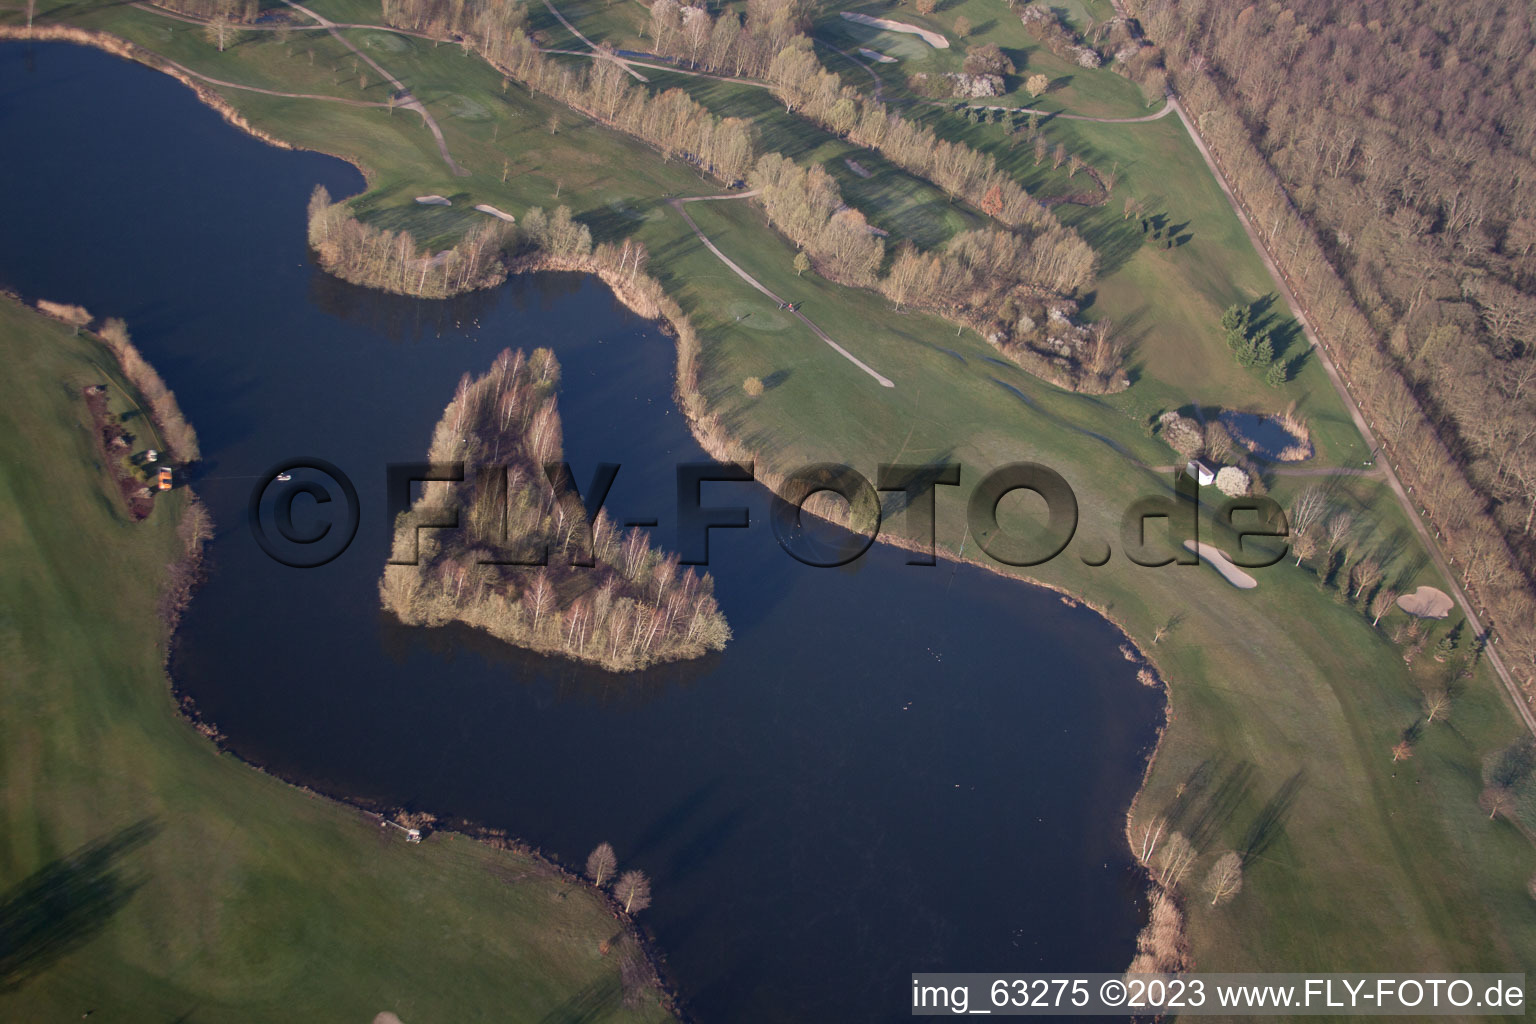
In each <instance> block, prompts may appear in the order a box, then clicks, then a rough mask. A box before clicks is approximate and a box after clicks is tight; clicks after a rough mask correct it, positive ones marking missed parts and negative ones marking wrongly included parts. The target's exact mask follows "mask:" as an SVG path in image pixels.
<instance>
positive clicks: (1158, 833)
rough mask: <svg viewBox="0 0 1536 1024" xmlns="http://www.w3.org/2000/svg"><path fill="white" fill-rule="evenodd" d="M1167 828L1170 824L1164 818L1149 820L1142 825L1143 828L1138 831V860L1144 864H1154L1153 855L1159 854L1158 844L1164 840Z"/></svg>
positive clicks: (1158, 817)
mask: <svg viewBox="0 0 1536 1024" xmlns="http://www.w3.org/2000/svg"><path fill="white" fill-rule="evenodd" d="M1167 828H1168V822H1167V820H1166V819H1165V818H1163V817H1162V816H1157V817H1153V818H1149V819H1147V820H1146V821H1144V822H1142V823H1141V827H1140V828H1138V829H1137V830H1136V859H1137V860H1139V861H1140V862H1141V863H1143V864H1151V863H1152V855H1153V854H1154V853H1156V852H1157V844H1158V843H1159V842H1160V841H1161V840H1162V838H1163V833H1164V832H1165V831H1167Z"/></svg>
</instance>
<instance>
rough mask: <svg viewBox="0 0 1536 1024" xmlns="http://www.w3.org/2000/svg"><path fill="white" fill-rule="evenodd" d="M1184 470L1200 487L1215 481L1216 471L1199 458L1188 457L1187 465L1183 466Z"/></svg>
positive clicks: (1207, 485)
mask: <svg viewBox="0 0 1536 1024" xmlns="http://www.w3.org/2000/svg"><path fill="white" fill-rule="evenodd" d="M1184 472H1186V473H1188V474H1189V475H1190V476H1191V477H1193V478H1194V479H1195V482H1196V483H1198V484H1199V485H1200V486H1201V487H1209V486H1211V484H1213V483H1215V482H1216V471H1215V470H1214V469H1212V468H1211V467H1210V466H1208V465H1206V464H1205V462H1204V461H1202V460H1200V459H1190V460H1189V465H1187V466H1185V467H1184Z"/></svg>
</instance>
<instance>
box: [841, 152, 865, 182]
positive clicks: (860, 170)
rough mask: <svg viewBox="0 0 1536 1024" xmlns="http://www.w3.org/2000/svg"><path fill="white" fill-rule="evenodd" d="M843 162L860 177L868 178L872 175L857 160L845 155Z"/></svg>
mask: <svg viewBox="0 0 1536 1024" xmlns="http://www.w3.org/2000/svg"><path fill="white" fill-rule="evenodd" d="M843 163H845V164H847V165H848V169H849V170H850V171H852V172H853V173H854V174H857V175H858V176H859V177H861V178H868V177H871V176H872V175H871V174H870V172H869V171H868V170H866V169H865V167H864V165H863V164H861V163H859V162H858V161H857V160H850V159H848V158H847V157H844V158H843Z"/></svg>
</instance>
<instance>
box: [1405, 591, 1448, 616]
mask: <svg viewBox="0 0 1536 1024" xmlns="http://www.w3.org/2000/svg"><path fill="white" fill-rule="evenodd" d="M1453 604H1454V602H1452V601H1451V595H1449V594H1447V593H1446V592H1445V591H1443V590H1440V589H1439V588H1437V587H1420V588H1419V589H1418V590H1415V591H1414V592H1413V593H1411V594H1404V595H1403V596H1402V597H1400V598H1398V599H1397V606H1398V607H1399V608H1401V609H1402V610H1403V611H1405V612H1407V613H1408V614H1409V615H1412V616H1414V617H1416V618H1420V619H1443V618H1445V617H1446V616H1447V615H1449V614H1451V608H1452V606H1453Z"/></svg>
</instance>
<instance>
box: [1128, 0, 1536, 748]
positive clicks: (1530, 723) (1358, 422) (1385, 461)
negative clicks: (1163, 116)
mask: <svg viewBox="0 0 1536 1024" xmlns="http://www.w3.org/2000/svg"><path fill="white" fill-rule="evenodd" d="M1118 6H1119V5H1118V4H1117V5H1116V7H1117V8H1118ZM1168 107H1169V108H1171V109H1172V110H1174V111H1175V112H1176V113H1177V114H1178V115H1179V120H1181V121H1183V122H1184V129H1185V130H1186V131H1187V132H1189V137H1190V138H1191V139H1193V140H1194V143H1195V148H1196V149H1198V150H1199V151H1200V156H1201V157H1202V158H1203V159H1204V160H1205V164H1206V166H1207V167H1209V168H1210V170H1211V174H1212V175H1213V176H1214V177H1215V178H1216V184H1218V185H1219V186H1221V191H1222V194H1223V195H1225V196H1226V199H1227V202H1228V204H1229V205H1230V206H1231V207H1232V212H1233V213H1235V214H1236V215H1237V219H1238V222H1239V223H1240V224H1242V226H1243V230H1244V231H1245V232H1247V234H1248V240H1249V242H1251V243H1252V244H1253V248H1254V251H1255V252H1257V253H1258V254H1259V258H1260V259H1261V260H1263V261H1264V268H1265V269H1266V270H1267V271H1268V272H1269V276H1270V277H1271V278H1273V279H1274V282H1275V286H1276V288H1277V289H1278V291H1279V292H1280V297H1281V298H1282V299H1284V300H1285V303H1286V306H1287V307H1289V309H1290V311H1291V315H1292V316H1294V317H1295V318H1296V322H1297V323H1298V324H1300V325H1301V329H1302V332H1303V333H1304V334H1305V335H1306V338H1307V341H1308V343H1309V344H1310V345H1311V346H1312V351H1313V352H1314V353H1316V355H1317V359H1318V362H1320V363H1321V364H1322V367H1323V369H1324V370H1325V371H1327V373H1328V379H1329V380H1330V381H1332V382H1333V387H1334V390H1335V391H1337V392H1338V394H1339V400H1340V401H1342V402H1343V403H1344V408H1345V409H1347V410H1348V411H1349V415H1350V418H1351V419H1352V420H1354V423H1355V429H1356V430H1358V431H1359V432H1360V436H1361V437H1363V438H1364V439H1365V443H1366V444H1368V445H1370V447H1371V448H1372V450H1375V449H1378V448H1380V447H1381V443H1380V442H1379V441H1377V439H1376V435H1375V434H1374V433H1373V432H1372V430H1371V426H1370V424H1369V423H1368V422H1366V419H1365V415H1364V414H1363V413H1362V412H1361V411H1360V407H1359V406H1358V405H1357V404H1355V399H1354V396H1353V395H1351V394H1350V392H1349V388H1348V387H1347V386H1346V385H1345V383H1344V378H1343V377H1342V376H1341V375H1340V373H1339V370H1338V367H1336V366H1335V365H1334V363H1333V358H1332V357H1331V356H1330V355H1329V354H1328V350H1327V349H1325V348H1324V347H1323V345H1322V342H1321V340H1319V338H1318V336H1317V332H1315V331H1314V330H1313V329H1312V321H1311V319H1310V318H1309V317H1308V315H1307V309H1306V307H1305V306H1303V305H1302V304H1301V302H1300V301H1298V300H1297V298H1296V295H1295V293H1294V292H1293V291H1292V290H1291V286H1290V279H1289V278H1288V277H1286V275H1285V274H1284V273H1283V272H1282V271H1281V270H1280V268H1279V267H1278V266H1277V265H1276V264H1275V261H1274V260H1273V259H1272V258H1271V257H1270V255H1269V250H1268V248H1266V247H1265V245H1264V242H1263V240H1262V239H1261V238H1260V237H1259V233H1258V231H1257V230H1255V229H1254V226H1253V222H1252V221H1251V220H1250V219H1249V217H1248V212H1247V210H1246V209H1245V208H1244V207H1243V204H1242V202H1241V201H1239V200H1238V198H1237V193H1235V192H1234V191H1233V190H1232V186H1231V184H1230V183H1229V182H1228V181H1227V176H1226V174H1225V173H1224V172H1223V171H1222V169H1221V165H1220V164H1218V163H1217V162H1216V158H1215V156H1213V155H1212V153H1211V151H1210V149H1209V148H1208V147H1207V146H1206V144H1205V140H1204V139H1203V138H1201V137H1200V133H1199V131H1197V130H1196V128H1195V124H1194V122H1193V120H1192V119H1191V118H1190V116H1189V115H1188V114H1187V113H1185V111H1184V107H1183V106H1182V105H1181V104H1180V103H1179V100H1178V97H1176V96H1175V95H1174V94H1173V93H1172V92H1170V93H1169V94H1168ZM1380 465H1381V467H1382V469H1383V476H1384V477H1385V479H1386V481H1387V485H1388V486H1389V487H1391V488H1392V493H1393V494H1395V495H1397V500H1398V503H1399V504H1401V505H1402V506H1403V511H1404V512H1406V513H1407V515H1408V521H1409V522H1411V523H1412V524H1413V528H1414V531H1415V532H1416V533H1418V535H1419V539H1420V540H1421V541H1423V542H1424V549H1425V550H1426V551H1428V552H1429V557H1430V558H1431V559H1432V560H1433V561H1434V563H1435V568H1436V569H1438V570H1439V571H1440V574H1441V575H1442V576H1444V577H1445V580H1446V583H1447V584H1448V585H1449V586H1450V588H1451V593H1452V595H1453V596H1454V597H1455V598H1456V603H1457V604H1458V605H1460V606H1461V610H1462V613H1463V614H1464V615H1466V617H1467V623H1468V624H1469V625H1470V626H1471V627H1472V630H1473V632H1474V633H1479V634H1480V633H1482V632H1483V625H1482V622H1481V620H1479V619H1478V617H1477V612H1476V610H1475V609H1474V608H1473V607H1472V601H1471V599H1470V598H1469V597H1467V593H1466V591H1465V590H1463V589H1462V585H1461V582H1460V580H1459V579H1458V577H1457V575H1456V573H1455V572H1454V571H1453V570H1452V568H1451V565H1450V563H1449V561H1448V560H1447V559H1446V556H1445V554H1444V553H1443V552H1442V551H1441V550H1440V546H1439V545H1438V544H1436V543H1435V539H1434V537H1433V536H1431V535H1430V532H1429V528H1428V527H1426V526H1425V525H1424V518H1423V516H1422V515H1421V514H1420V512H1419V509H1418V508H1417V506H1416V505H1415V504H1414V502H1413V499H1412V498H1410V497H1409V496H1408V489H1407V488H1406V487H1404V486H1403V481H1402V479H1401V478H1399V477H1398V475H1397V470H1396V468H1395V467H1394V466H1393V465H1392V462H1391V460H1390V459H1389V458H1382V460H1381V463H1380ZM1484 653H1485V654H1486V655H1487V658H1488V661H1489V663H1490V664H1491V665H1493V668H1494V671H1495V672H1497V673H1498V676H1499V680H1500V682H1502V683H1503V684H1504V690H1505V692H1506V693H1507V694H1508V696H1509V699H1510V702H1511V703H1512V704H1514V706H1515V712H1516V713H1517V714H1518V715H1519V716H1520V719H1521V721H1523V722H1524V723H1525V727H1526V728H1527V729H1529V730H1530V731H1531V732H1532V733H1536V715H1533V714H1532V713H1531V708H1530V705H1529V704H1527V703H1526V702H1525V697H1524V695H1523V694H1522V693H1521V691H1520V686H1519V684H1517V683H1516V682H1515V680H1514V677H1512V676H1511V675H1510V674H1509V669H1508V668H1506V667H1505V665H1504V660H1503V659H1502V658H1500V657H1499V652H1498V651H1497V650H1496V649H1495V648H1494V646H1493V645H1491V644H1490V645H1489V646H1488V647H1486V648H1485V649H1484Z"/></svg>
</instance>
